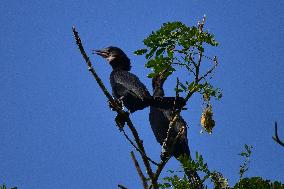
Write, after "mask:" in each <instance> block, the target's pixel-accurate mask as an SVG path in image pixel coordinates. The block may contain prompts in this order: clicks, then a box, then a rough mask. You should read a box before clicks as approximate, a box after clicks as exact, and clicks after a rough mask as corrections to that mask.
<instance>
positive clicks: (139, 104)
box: [94, 46, 185, 113]
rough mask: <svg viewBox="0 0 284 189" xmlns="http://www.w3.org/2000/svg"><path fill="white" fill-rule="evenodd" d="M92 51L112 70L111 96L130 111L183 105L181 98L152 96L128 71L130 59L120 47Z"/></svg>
mask: <svg viewBox="0 0 284 189" xmlns="http://www.w3.org/2000/svg"><path fill="white" fill-rule="evenodd" d="M94 53H95V54H97V55H100V56H102V57H103V58H105V59H106V60H107V61H108V62H109V64H110V65H111V67H112V69H113V71H112V72H111V74H110V84H111V87H112V93H113V96H114V97H115V99H117V100H119V101H122V102H123V105H124V106H125V107H126V108H127V109H128V110H129V111H130V112H131V113H133V112H135V111H136V110H142V109H144V108H146V107H148V106H154V107H159V108H163V109H172V108H173V107H174V106H175V107H176V108H180V107H183V106H184V104H185V101H184V99H183V98H178V99H175V97H163V98H160V97H157V98H153V96H151V95H150V93H149V91H148V90H147V88H146V86H145V85H144V84H143V83H142V82H141V81H140V80H139V78H138V77H137V76H136V75H134V74H132V73H130V72H129V71H130V69H131V63H130V59H129V58H128V57H127V55H126V54H125V53H124V52H123V51H122V50H121V49H120V48H118V47H112V46H111V47H107V48H105V49H101V50H94Z"/></svg>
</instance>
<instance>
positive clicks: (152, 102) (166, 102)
mask: <svg viewBox="0 0 284 189" xmlns="http://www.w3.org/2000/svg"><path fill="white" fill-rule="evenodd" d="M145 100H146V103H147V104H149V106H154V107H156V108H161V109H166V110H167V109H173V108H176V109H179V108H182V107H183V106H184V105H185V100H184V98H182V97H178V98H175V97H151V98H147V99H145Z"/></svg>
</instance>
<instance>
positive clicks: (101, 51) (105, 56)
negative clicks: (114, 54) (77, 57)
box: [93, 49, 109, 58]
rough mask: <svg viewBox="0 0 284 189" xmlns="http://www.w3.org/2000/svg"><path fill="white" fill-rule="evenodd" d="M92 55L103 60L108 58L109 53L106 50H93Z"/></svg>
mask: <svg viewBox="0 0 284 189" xmlns="http://www.w3.org/2000/svg"><path fill="white" fill-rule="evenodd" d="M93 54H97V55H100V56H101V57H103V58H107V57H108V56H109V53H108V51H107V50H106V49H101V50H93Z"/></svg>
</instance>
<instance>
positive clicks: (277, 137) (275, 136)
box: [272, 121, 284, 147]
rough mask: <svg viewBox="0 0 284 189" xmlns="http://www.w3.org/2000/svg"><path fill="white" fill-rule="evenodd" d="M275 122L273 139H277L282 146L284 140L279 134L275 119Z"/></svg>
mask: <svg viewBox="0 0 284 189" xmlns="http://www.w3.org/2000/svg"><path fill="white" fill-rule="evenodd" d="M274 124H275V134H274V136H272V138H273V140H275V142H277V143H278V144H280V145H281V146H283V147H284V141H281V140H280V139H279V136H278V131H277V130H278V129H277V122H276V121H275V123H274Z"/></svg>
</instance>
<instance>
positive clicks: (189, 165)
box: [159, 152, 228, 189]
mask: <svg viewBox="0 0 284 189" xmlns="http://www.w3.org/2000/svg"><path fill="white" fill-rule="evenodd" d="M179 160H180V162H181V167H182V170H183V171H177V172H183V173H184V170H185V171H186V170H196V171H199V172H201V173H203V174H205V176H204V177H203V179H202V182H203V183H204V182H205V181H206V180H207V179H210V181H211V182H213V183H214V186H215V187H218V188H219V189H227V188H228V182H227V179H225V178H224V177H223V176H222V174H221V173H219V172H217V171H211V170H209V168H208V165H207V163H205V162H204V160H203V157H202V155H200V154H198V152H196V160H191V159H188V157H187V156H180V157H179ZM169 172H170V173H175V172H176V171H169ZM162 181H163V182H162V183H160V184H159V186H160V187H161V188H163V189H165V188H175V189H185V188H187V189H193V188H194V187H192V186H191V185H190V182H189V180H188V178H187V176H186V174H185V173H184V174H183V177H181V178H180V177H179V176H178V175H177V174H174V175H173V176H171V177H165V178H163V179H162Z"/></svg>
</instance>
